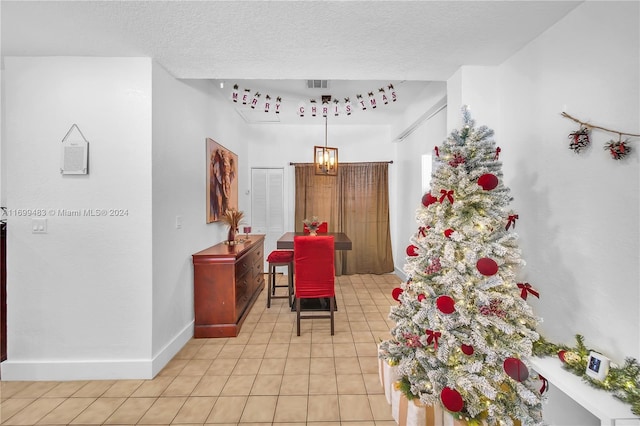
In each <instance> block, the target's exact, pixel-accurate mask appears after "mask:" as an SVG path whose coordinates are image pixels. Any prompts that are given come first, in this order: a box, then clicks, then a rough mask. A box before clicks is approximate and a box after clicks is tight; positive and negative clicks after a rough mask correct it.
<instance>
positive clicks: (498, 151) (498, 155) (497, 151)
mask: <svg viewBox="0 0 640 426" xmlns="http://www.w3.org/2000/svg"><path fill="white" fill-rule="evenodd" d="M500 151H502V150H501V149H500V147H497V148H496V156H495V157H493V159H494V160H497V159H498V157H500Z"/></svg>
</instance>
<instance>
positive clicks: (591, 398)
mask: <svg viewBox="0 0 640 426" xmlns="http://www.w3.org/2000/svg"><path fill="white" fill-rule="evenodd" d="M529 361H530V362H531V365H532V366H533V368H534V370H536V372H538V373H539V374H540V375H542V376H543V377H544V378H545V379H547V380H548V381H549V382H550V383H553V385H554V386H555V387H556V388H558V389H559V390H561V391H562V392H564V393H565V394H566V395H567V396H569V397H570V398H572V399H573V400H574V401H576V402H577V403H578V404H580V405H581V406H583V407H584V408H585V409H586V410H587V411H589V412H590V413H591V414H593V415H594V416H596V417H597V418H599V419H600V424H601V425H602V426H621V425H634V426H635V425H640V417H638V416H635V415H634V414H633V413H632V412H631V405H629V404H625V403H624V402H622V401H620V400H619V399H617V398H615V397H614V396H613V394H611V393H610V392H607V391H605V390H602V389H597V388H594V387H592V386H590V385H589V384H588V383H585V382H584V381H583V380H582V378H581V377H578V376H576V375H575V374H573V373H571V372H570V371H567V370H565V369H564V368H562V362H561V361H560V360H559V359H558V358H555V357H545V358H539V357H532V358H530V359H529Z"/></svg>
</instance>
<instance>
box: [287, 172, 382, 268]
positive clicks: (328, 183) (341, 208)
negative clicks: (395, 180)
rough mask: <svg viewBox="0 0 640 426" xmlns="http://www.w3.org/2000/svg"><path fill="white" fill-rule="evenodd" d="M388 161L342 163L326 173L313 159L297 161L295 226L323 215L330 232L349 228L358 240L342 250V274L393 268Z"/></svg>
mask: <svg viewBox="0 0 640 426" xmlns="http://www.w3.org/2000/svg"><path fill="white" fill-rule="evenodd" d="M388 166H389V164H388V163H341V164H340V165H339V166H338V175H337V176H321V175H315V172H314V168H313V164H297V165H296V173H295V175H296V195H295V221H296V225H295V230H296V231H298V232H300V231H302V221H303V220H304V219H305V218H307V217H311V216H318V217H319V218H321V219H324V220H327V222H328V224H329V232H344V233H346V234H347V235H348V236H349V238H350V239H351V242H352V244H353V249H352V250H345V251H337V252H336V275H343V274H384V273H389V272H393V256H392V253H391V230H390V224H389V173H388Z"/></svg>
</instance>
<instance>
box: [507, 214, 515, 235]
mask: <svg viewBox="0 0 640 426" xmlns="http://www.w3.org/2000/svg"><path fill="white" fill-rule="evenodd" d="M516 219H518V215H517V214H510V215H509V217H508V222H507V226H506V227H505V228H504V229H505V230H507V231H508V230H509V227H510V226H511V224H513V229H516Z"/></svg>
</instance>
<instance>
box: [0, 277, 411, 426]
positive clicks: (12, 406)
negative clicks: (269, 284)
mask: <svg viewBox="0 0 640 426" xmlns="http://www.w3.org/2000/svg"><path fill="white" fill-rule="evenodd" d="M285 278H286V277H284V276H282V275H278V280H279V281H281V282H282V283H284V281H285ZM399 283H400V279H399V278H398V277H397V276H395V275H393V274H389V275H348V276H340V277H337V278H336V301H337V306H338V311H337V312H336V314H335V335H334V336H331V334H330V331H329V320H328V319H313V320H303V321H302V330H301V336H299V337H298V336H296V329H295V312H291V310H290V309H289V307H288V306H287V305H286V303H287V301H286V299H275V300H272V305H271V308H269V309H267V308H266V291H262V292H261V293H260V297H259V298H258V300H257V301H256V303H255V304H254V305H253V308H252V310H251V312H250V314H249V315H248V316H247V319H246V321H245V323H244V324H243V326H242V329H241V332H240V334H239V336H238V337H235V338H224V339H192V340H190V341H189V342H188V343H187V345H185V347H184V348H183V349H182V350H181V351H180V352H179V353H178V354H177V355H176V356H175V357H174V359H173V360H171V361H170V362H169V363H168V364H167V366H166V367H165V368H164V369H163V370H162V371H161V372H160V373H159V374H158V375H157V376H156V377H155V378H154V379H152V380H105V381H68V382H0V384H1V386H2V387H1V391H2V395H1V396H2V399H1V405H0V421H1V424H3V425H61V424H65V425H96V424H107V425H134V424H137V425H204V424H218V425H238V424H247V423H251V424H253V425H256V426H261V425H282V426H285V424H286V426H298V425H309V426H338V425H341V426H374V425H377V426H394V425H395V424H396V423H395V422H394V421H393V418H392V417H391V408H390V406H389V404H387V401H386V399H385V396H384V393H383V389H382V386H381V385H380V382H379V379H378V361H377V343H378V342H379V341H380V340H384V339H387V338H388V337H389V329H390V328H391V327H392V326H393V325H394V324H393V322H392V321H390V320H389V319H388V318H387V316H388V313H389V307H390V306H391V305H393V304H395V303H396V302H394V301H393V299H392V297H391V290H392V289H393V287H396V286H397V285H398V284H399ZM278 290H279V291H284V289H278Z"/></svg>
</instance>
